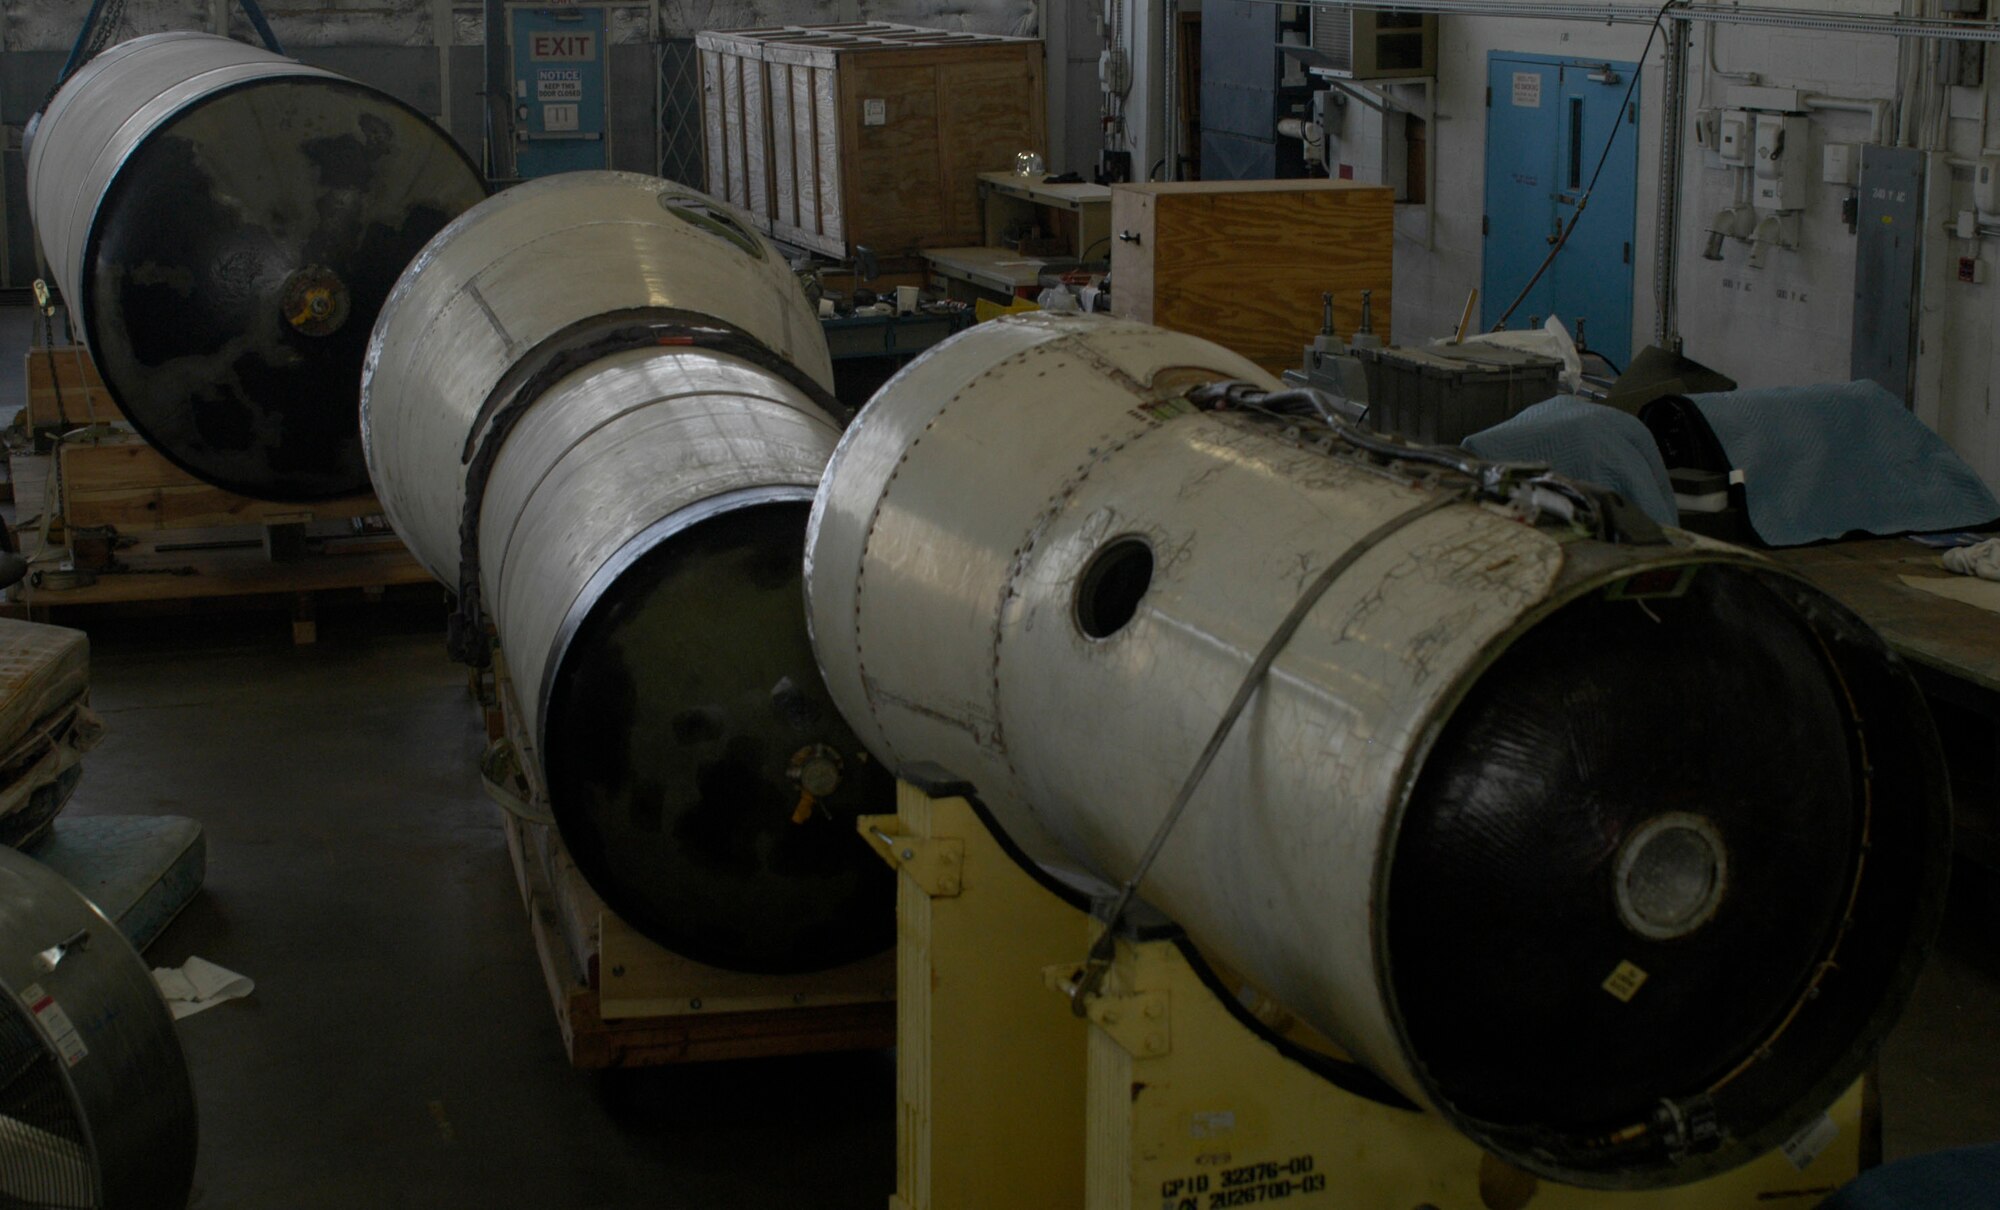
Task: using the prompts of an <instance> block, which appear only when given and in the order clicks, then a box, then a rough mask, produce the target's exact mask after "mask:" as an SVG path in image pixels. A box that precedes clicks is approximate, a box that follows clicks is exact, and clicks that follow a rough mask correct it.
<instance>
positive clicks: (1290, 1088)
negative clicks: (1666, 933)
mask: <svg viewBox="0 0 2000 1210" xmlns="http://www.w3.org/2000/svg"><path fill="white" fill-rule="evenodd" d="M904 777H905V780H904V782H903V784H902V786H901V788H900V789H899V792H898V799H897V805H898V813H897V814H896V815H892V816H871V817H868V818H866V819H864V820H863V821H862V831H863V834H864V835H866V836H867V837H868V838H869V840H870V841H871V843H873V844H874V845H875V846H876V847H877V849H878V850H879V851H880V852H881V853H882V855H883V856H884V857H885V858H886V859H887V860H889V861H890V862H891V863H892V864H894V865H896V866H897V867H898V868H899V869H900V870H901V871H902V872H903V875H904V877H902V878H901V879H899V880H898V882H899V885H898V891H897V925H898V940H897V956H898V963H897V988H896V995H897V1084H898V1099H899V1102H900V1105H899V1109H900V1114H899V1118H898V1129H897V1153H898V1155H897V1178H896V1181H897V1184H896V1194H895V1196H894V1197H893V1198H892V1199H891V1200H890V1203H889V1205H890V1208H891V1210H989V1208H990V1210H1021V1208H1022V1207H1030V1206H1032V1207H1037V1208H1038V1210H1039V1208H1049V1210H1056V1208H1064V1207H1085V1208H1087V1210H1141V1208H1143V1210H1156V1208H1157V1210H1214V1208H1216V1207H1226V1206H1249V1205H1262V1204H1263V1203H1265V1202H1270V1201H1279V1200H1283V1201H1287V1202H1289V1203H1290V1204H1293V1205H1298V1206H1301V1207H1311V1206H1316V1205H1323V1206H1341V1207H1381V1208H1382V1210H1524V1208H1532V1210H1582V1208H1585V1207H1606V1206H1610V1207H1615V1208H1618V1210H1697V1208H1698V1210H1735V1208H1738V1207H1740V1208H1742V1210H1753V1208H1756V1210H1765V1208H1768V1207H1773V1206H1778V1207H1782V1206H1810V1205H1813V1204H1815V1203H1816V1202H1817V1201H1818V1200H1819V1199H1820V1198H1822V1197H1824V1196H1825V1195H1826V1194H1828V1193H1830V1192H1832V1191H1833V1190H1834V1189H1835V1188H1837V1187H1839V1186H1840V1185H1841V1184H1842V1183H1844V1182H1846V1181H1847V1180H1849V1179H1850V1178H1852V1177H1853V1176H1854V1175H1855V1174H1856V1173H1857V1172H1858V1170H1859V1167H1860V1159H1861V1135H1862V1088H1861V1086H1860V1085H1859V1084H1857V1085H1856V1086H1855V1087H1854V1088H1853V1089H1850V1090H1849V1091H1848V1093H1847V1095H1846V1096H1844V1097H1842V1098H1841V1100H1840V1101H1839V1102H1838V1103H1837V1104H1836V1105H1835V1106H1834V1107H1833V1109H1832V1110H1831V1111H1829V1113H1828V1115H1827V1116H1826V1118H1825V1119H1823V1120H1822V1121H1821V1122H1820V1123H1819V1124H1818V1125H1817V1126H1816V1127H1815V1128H1813V1129H1811V1130H1808V1131H1806V1132H1805V1133H1804V1134H1803V1135H1802V1136H1801V1137H1800V1138H1799V1139H1796V1140H1794V1142H1793V1144H1792V1145H1790V1146H1788V1147H1787V1148H1786V1149H1785V1151H1781V1152H1773V1153H1771V1154H1769V1155H1766V1156H1764V1157H1763V1158H1762V1159H1759V1160H1757V1161H1756V1162H1754V1163H1751V1164H1748V1165H1745V1166H1744V1167H1742V1168H1739V1169H1737V1170H1735V1171H1733V1172H1730V1173H1727V1174H1725V1175H1723V1176H1720V1177H1716V1178H1713V1179H1711V1180H1707V1181H1703V1182H1701V1183H1699V1184H1695V1185H1687V1186H1683V1187H1681V1188H1677V1189H1668V1190H1662V1191H1655V1192H1648V1193H1606V1192H1602V1191H1598V1190H1586V1189H1576V1188H1572V1187H1568V1186H1563V1185H1556V1184H1552V1183H1550V1182H1547V1181H1538V1180H1537V1179H1535V1178H1534V1177H1532V1176H1530V1175H1528V1174H1526V1173H1523V1172H1520V1171H1518V1170H1516V1169H1514V1168H1511V1167H1509V1166H1508V1165H1505V1164H1503V1163H1500V1162H1499V1161H1497V1160H1494V1159H1493V1158H1492V1157H1490V1156H1487V1155H1486V1154H1485V1153H1483V1152H1481V1151H1480V1150H1479V1149H1478V1148H1477V1147H1475V1146H1474V1145H1473V1144H1472V1143H1471V1142H1469V1141H1468V1140H1466V1139H1465V1138H1464V1137H1463V1136H1462V1135H1460V1134H1458V1133H1457V1132H1456V1131H1454V1130H1453V1129H1451V1127H1449V1126H1448V1125H1446V1124H1445V1122H1444V1121H1443V1120H1442V1119H1441V1118H1438V1117H1437V1116H1435V1115H1432V1114H1427V1113H1418V1112H1413V1111H1410V1110H1406V1109H1398V1108H1394V1107H1391V1106H1389V1105H1386V1104H1382V1103H1379V1102H1377V1101H1375V1100H1372V1099H1369V1098H1367V1097H1364V1096H1360V1095H1356V1094H1355V1093H1352V1092H1348V1091H1345V1090H1343V1089H1342V1088H1340V1087H1337V1086H1336V1085H1335V1084H1334V1083H1332V1082H1330V1081H1329V1080H1328V1079H1326V1078H1325V1077H1324V1076H1322V1075H1321V1074H1319V1073H1317V1072H1314V1071H1312V1070H1310V1069H1309V1068H1308V1067H1307V1066H1305V1065H1304V1064H1302V1063H1300V1062H1297V1061H1295V1060H1294V1059H1293V1058H1291V1057H1288V1056H1287V1055H1286V1053H1285V1052H1284V1050H1283V1049H1281V1046H1280V1044H1279V1043H1277V1042H1276V1041H1274V1040H1272V1038H1271V1037H1269V1036H1268V1035H1267V1034H1266V1033H1265V1032H1263V1031H1260V1030H1258V1029H1255V1028H1253V1027H1252V1026H1251V1025H1249V1024H1247V1023H1246V1021H1245V1020H1244V1019H1243V1018H1241V1017H1239V1016H1238V1015H1237V1014H1236V1013H1234V1012H1232V1011H1231V1010H1230V1008H1229V1007H1228V1006H1226V1005H1225V1004H1224V1002H1223V1001H1222V1000H1221V999H1220V998H1219V997H1218V996H1217V995H1216V994H1215V992H1214V991H1213V990H1212V989H1211V986H1210V984H1209V983H1207V982H1205V981H1204V978H1203V974H1202V972H1201V971H1200V970H1199V969H1197V967H1196V966H1195V965H1194V964H1193V963H1192V962H1191V961H1190V960H1189V958H1188V957H1187V956H1186V954H1184V952H1183V950H1182V947H1181V945H1180V944H1179V943H1178V942H1177V941H1176V940H1175V939H1173V938H1171V937H1154V938H1148V937H1145V936H1144V935H1143V934H1142V935H1140V936H1139V937H1138V938H1136V939H1133V940H1124V941H1121V943H1120V944H1119V947H1118V956H1117V960H1116V962H1115V963H1114V965H1113V967H1112V969H1111V971H1110V973H1109V975H1108V976H1107V977H1106V979H1105V981H1104V984H1103V987H1102V991H1101V993H1100V994H1099V995H1097V996H1095V997H1093V998H1092V999H1091V1000H1090V1001H1089V1003H1088V1005H1087V1009H1088V1019H1087V1020H1085V1019H1080V1018H1078V1017H1076V1016H1075V1015H1074V1014H1073V1013H1072V1012H1071V1009H1070V1001H1069V995H1068V989H1069V988H1071V987H1073V986H1074V977H1075V973H1076V970H1077V965H1076V964H1077V962H1078V960H1079V959H1080V958H1081V956H1082V955H1083V953H1084V952H1085V951H1086V950H1087V949H1088V947H1089V944H1090V941H1091V939H1092V937H1093V936H1094V934H1095V932H1096V929H1097V925H1096V922H1095V921H1094V920H1092V918H1091V917H1090V915H1089V913H1088V912H1087V911H1084V910H1082V909H1080V908H1079V907H1077V906H1073V900H1075V899H1076V898H1077V897H1076V896H1070V897H1068V898H1065V896H1063V895H1059V894H1058V893H1057V891H1056V890H1055V889H1052V888H1053V886H1054V885H1055V884H1053V883H1050V882H1048V881H1046V879H1045V876H1044V875H1042V874H1040V873H1039V872H1036V873H1030V872H1029V870H1028V869H1026V868H1025V867H1024V865H1023V863H1022V862H1020V861H1017V860H1016V858H1015V856H1014V855H1013V854H1012V853H1011V852H1010V848H1009V847H1008V846H1007V845H1006V844H1005V842H1004V841H1003V840H1001V839H999V838H998V837H997V836H996V835H995V833H994V832H993V831H992V830H990V829H989V828H988V827H987V825H986V823H985V822H984V820H983V817H982V814H981V812H980V810H979V808H978V807H977V806H976V804H975V802H974V801H973V800H972V799H971V798H970V788H969V787H966V786H964V785H962V784H953V783H952V782H951V781H950V780H949V778H948V776H947V775H945V774H943V773H941V772H940V771H937V770H932V769H922V768H919V769H910V770H905V772H904ZM1795 1160H1796V1161H1797V1162H1796V1163H1795V1162H1794V1161H1795Z"/></svg>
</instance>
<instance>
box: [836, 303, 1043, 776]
mask: <svg viewBox="0 0 2000 1210" xmlns="http://www.w3.org/2000/svg"><path fill="white" fill-rule="evenodd" d="M1051 343H1053V342H1047V341H1045V342H1043V343H1041V344H1035V345H1030V346H1029V347H1027V348H1025V349H1022V350H1021V351H1020V352H1018V353H1015V354H1012V355H1011V356H1009V357H1007V358H1005V359H1004V360H1001V361H997V362H995V363H994V364H993V365H991V366H989V367H987V368H986V369H984V370H982V371H980V373H979V374H978V375H977V376H976V377H974V378H973V379H972V380H971V381H970V382H967V383H966V384H965V385H964V386H962V387H960V388H959V389H958V390H957V391H956V392H955V393H953V395H952V397H951V398H950V399H947V400H945V401H944V404H943V406H941V407H939V408H938V410H937V411H936V412H934V413H932V414H931V418H930V419H929V420H926V421H925V422H924V426H923V427H922V428H921V429H918V430H917V433H916V435H915V436H914V437H912V438H910V440H909V442H908V443H907V444H905V445H904V446H903V452H902V453H901V454H900V455H898V456H897V458H896V465H895V466H894V467H892V468H890V470H889V477H888V478H887V479H885V480H883V481H882V490H881V491H880V492H878V493H876V495H875V505H874V507H873V508H871V509H870V510H869V512H868V524H867V526H866V527H864V528H863V529H862V531H861V549H860V550H859V551H858V552H857V553H856V558H855V570H854V671H855V674H856V675H857V676H858V677H859V678H860V680H861V696H862V698H863V699H864V700H865V701H866V702H867V703H868V712H869V713H870V714H873V715H876V716H878V717H879V716H880V714H881V711H880V710H879V709H878V708H877V707H878V706H879V705H881V704H882V703H883V702H884V701H893V702H895V703H896V704H897V705H902V704H903V702H902V700H901V699H899V698H895V697H893V696H892V695H889V694H888V693H887V692H886V691H878V690H877V689H876V686H875V681H874V680H873V679H872V678H871V677H870V676H869V675H868V657H867V653H866V652H864V651H863V650H862V647H863V643H862V638H861V631H862V626H861V619H862V612H861V595H862V591H863V589H864V588H865V586H866V582H867V579H868V551H869V549H870V548H871V547H872V546H873V545H874V543H875V531H876V530H877V528H879V526H880V525H881V521H882V511H883V510H884V509H885V508H887V507H888V504H889V493H890V491H891V490H893V489H894V487H895V486H896V480H897V478H898V477H899V476H900V475H902V473H903V468H904V467H905V466H907V465H908V464H909V461H910V455H912V454H914V453H915V452H916V450H917V447H918V446H919V445H922V444H923V442H924V438H925V437H926V436H928V435H929V434H930V431H931V430H932V429H934V428H936V427H937V424H938V422H939V421H940V420H943V419H944V417H945V413H946V412H949V411H951V409H952V405H954V404H956V403H959V402H961V401H963V400H964V398H965V396H966V393H967V392H969V391H971V390H972V389H973V388H974V387H977V386H979V385H981V384H982V383H983V382H984V381H985V380H986V378H987V377H988V376H989V375H990V374H992V373H993V372H994V371H995V370H998V369H999V368H1000V367H1002V366H1007V365H1014V364H1026V362H1027V360H1028V356H1029V354H1031V353H1038V352H1041V351H1042V350H1044V349H1046V348H1047V347H1048V345H1049V344H1051ZM925 713H926V714H927V716H929V717H935V718H937V719H938V721H940V722H948V723H951V724H952V725H953V726H955V727H957V728H959V729H960V730H962V731H964V732H966V733H967V734H968V735H970V736H972V738H973V739H975V740H978V739H980V734H979V729H978V728H977V727H976V726H974V725H973V723H972V722H971V721H970V720H967V719H959V718H949V717H947V716H945V715H943V714H941V713H939V712H937V711H926V712H925ZM995 725H996V726H997V725H998V720H997V719H996V720H995ZM882 742H883V744H884V745H886V746H887V747H888V748H889V749H890V753H891V755H892V756H895V755H896V754H895V744H894V741H892V740H890V739H889V737H888V735H887V734H886V733H885V734H884V735H883V737H882ZM892 763H895V764H900V763H901V757H900V756H897V757H896V759H895V760H894V761H893V762H892Z"/></svg>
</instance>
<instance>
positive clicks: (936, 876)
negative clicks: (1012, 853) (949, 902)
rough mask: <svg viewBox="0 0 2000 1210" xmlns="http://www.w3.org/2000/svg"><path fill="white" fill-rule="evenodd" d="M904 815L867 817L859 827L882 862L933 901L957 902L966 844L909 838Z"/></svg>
mask: <svg viewBox="0 0 2000 1210" xmlns="http://www.w3.org/2000/svg"><path fill="white" fill-rule="evenodd" d="M902 826H903V819H902V817H901V816H900V815H863V816H861V817H860V818H859V819H857V820H855V827H856V828H857V829H858V830H859V831H860V832H861V835H862V836H864V837H866V838H867V840H868V842H869V843H870V844H871V845H873V846H875V851H876V853H877V854H878V855H879V856H880V857H881V858H882V860H884V861H886V862H888V863H889V864H890V865H892V866H894V867H895V868H896V869H899V870H901V871H902V872H903V873H905V874H908V875H909V876H910V881H911V882H914V883H916V884H917V888H918V889H919V890H921V891H923V893H924V894H926V895H929V896H930V897H931V898H933V899H952V898H956V897H957V895H958V893H959V892H960V891H961V890H962V889H963V885H962V877H963V874H964V871H965V842H964V841H962V840H959V839H957V838H956V837H950V836H905V835H902V834H901V829H902Z"/></svg>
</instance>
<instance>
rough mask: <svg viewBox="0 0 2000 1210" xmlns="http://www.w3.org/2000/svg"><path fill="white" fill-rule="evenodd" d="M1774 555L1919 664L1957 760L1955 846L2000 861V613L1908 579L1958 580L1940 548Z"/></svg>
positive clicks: (1867, 547)
mask: <svg viewBox="0 0 2000 1210" xmlns="http://www.w3.org/2000/svg"><path fill="white" fill-rule="evenodd" d="M1770 554H1771V556H1772V557H1773V558H1774V559H1776V560H1777V561H1778V562H1779V563H1781V564H1783V565H1785V566H1786V567H1789V568H1791V569H1792V570H1793V571H1796V572H1798V573H1799V574H1801V575H1803V576H1805V577H1806V578H1807V579H1809V580H1811V581H1812V582H1813V583H1814V584H1817V585H1818V586H1819V587H1820V588H1822V589H1824V590H1825V591H1826V592H1828V593H1830V594H1832V596H1833V597H1834V598H1835V599H1836V600H1839V601H1840V602H1841V603H1842V604H1844V605H1846V606H1847V607H1848V608H1849V609H1852V610H1853V611H1854V612H1856V613H1858V614H1860V615H1861V616H1862V618H1864V619H1865V620H1867V622H1868V623H1869V624H1870V625H1872V626H1873V627H1875V629H1876V630H1877V631H1879V632H1880V633H1881V635H1882V637H1883V638H1884V639H1886V640H1887V641H1888V643H1889V645H1890V646H1891V647H1892V648H1894V649H1895V650H1896V652H1897V654H1899V655H1901V656H1902V657H1903V658H1904V659H1906V660H1908V661H1909V662H1910V663H1911V665H1913V666H1914V668H1915V669H1916V673H1917V680H1918V682H1919V683H1920V684H1922V685H1923V688H1924V693H1925V696H1927V697H1928V698H1929V699H1930V703H1931V713H1932V715H1933V717H1935V718H1936V720H1937V724H1938V731H1939V734H1940V735H1941V737H1942V738H1943V740H1944V746H1945V756H1946V759H1947V761H1948V762H1949V764H1950V765H1951V773H1952V795H1953V800H1954V824H1955V826H1956V829H1957V837H1956V845H1957V848H1958V851H1959V852H1960V853H1961V854H1963V855H1964V856H1967V857H1970V858H1971V859H1973V860H1975V861H1977V862H1979V863H1980V864H1982V865H1985V866H1987V867H1988V868H1991V869H2000V613H1995V612H1994V611H1992V610H1990V609H1982V608H1980V607H1979V606H1977V605H1968V604H1965V603H1963V602H1960V601H1952V600H1947V599H1945V598H1944V597H1940V596H1937V595H1935V594H1933V593H1928V592H1924V591H1922V590H1921V589H1916V588H1912V587H1910V586H1909V585H1907V584H1905V583H1903V582H1902V580H1901V578H1900V577H1902V576H1934V577H1938V578H1941V579H1954V578H1957V577H1954V576H1953V575H1952V573H1951V572H1948V571H1946V570H1945V569H1944V566H1943V564H1942V563H1940V562H1939V559H1938V552H1937V551H1935V550H1929V549H1926V548H1925V547H1922V546H1919V545H1917V544H1916V543H1914V542H1911V541H1908V540H1907V539H1903V538H1871V539H1867V540H1864V541H1859V542H1835V543H1830V544H1828V545H1825V546H1806V547H1799V548H1796V549H1792V550H1779V551H1771V552H1770Z"/></svg>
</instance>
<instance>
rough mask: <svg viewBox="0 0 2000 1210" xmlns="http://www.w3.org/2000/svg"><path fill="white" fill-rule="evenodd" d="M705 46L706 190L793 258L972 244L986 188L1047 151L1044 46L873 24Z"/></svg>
mask: <svg viewBox="0 0 2000 1210" xmlns="http://www.w3.org/2000/svg"><path fill="white" fill-rule="evenodd" d="M695 44H696V46H697V47H698V48H699V50H700V52H701V61H702V89H703V115H702V116H703V123H704V127H705V146H706V149H707V157H708V163H707V167H708V191H709V192H710V193H712V194H714V195H715V196H717V197H719V198H721V199H723V200H724V201H727V202H729V203H731V204H732V205H735V206H737V207H740V208H741V209H743V210H745V211H747V212H749V214H750V215H751V216H752V217H753V218H754V219H755V220H756V221H757V222H758V223H759V225H760V226H761V227H762V229H763V230H764V231H766V232H767V233H769V234H770V235H772V236H774V237H776V238H777V239H779V240H782V241H784V242H786V243H790V244H794V245H796V246H799V247H803V248H808V249H811V250H813V251H816V252H824V253H826V254H828V255H830V256H840V257H844V256H850V255H852V254H853V251H854V249H855V248H856V247H857V246H861V245H865V246H867V247H869V248H872V249H873V250H874V251H875V253H876V254H877V255H878V256H882V257H897V256H907V255H913V254H914V253H916V252H917V251H919V250H921V249H923V248H930V247H940V246H946V245H953V244H977V243H978V242H979V241H980V235H981V223H980V212H979V190H978V181H979V174H980V173H982V172H989V171H997V170H1000V169H1005V168H1011V167H1012V166H1013V163H1014V156H1015V153H1017V152H1020V151H1037V152H1040V151H1044V150H1046V148H1045V144H1046V141H1047V133H1046V132H1047V126H1046V118H1045V115H1044V104H1045V101H1044V91H1043V86H1042V71H1043V65H1042V44H1041V43H1040V42H1039V41H1036V40H1034V39H1030V38H1003V37H998V36H995V35H990V34H955V33H949V32H946V31H943V30H932V29H919V28H916V27H914V26H906V25H889V24H885V23H881V22H864V23H856V24H849V25H826V26H784V27H780V28H771V29H750V30H722V31H709V32H705V33H702V34H701V35H699V36H698V37H697V38H696V39H695Z"/></svg>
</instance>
